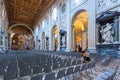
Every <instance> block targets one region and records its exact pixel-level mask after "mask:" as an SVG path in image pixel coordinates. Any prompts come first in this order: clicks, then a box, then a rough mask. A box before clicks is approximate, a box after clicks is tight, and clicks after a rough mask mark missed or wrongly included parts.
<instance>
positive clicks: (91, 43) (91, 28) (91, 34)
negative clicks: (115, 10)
mask: <svg viewBox="0 0 120 80" xmlns="http://www.w3.org/2000/svg"><path fill="white" fill-rule="evenodd" d="M95 3H96V0H90V1H89V12H88V22H89V23H88V49H89V51H90V52H91V53H96V26H95V24H96V11H95ZM91 4H92V5H91Z"/></svg>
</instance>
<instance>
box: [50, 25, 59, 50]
mask: <svg viewBox="0 0 120 80" xmlns="http://www.w3.org/2000/svg"><path fill="white" fill-rule="evenodd" d="M51 31H52V35H51V38H52V50H53V51H57V49H58V26H57V25H54V26H53V27H52V29H51Z"/></svg>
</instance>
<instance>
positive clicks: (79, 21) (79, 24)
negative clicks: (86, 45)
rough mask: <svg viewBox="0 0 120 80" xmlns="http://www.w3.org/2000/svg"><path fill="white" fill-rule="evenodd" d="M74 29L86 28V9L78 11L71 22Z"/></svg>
mask: <svg viewBox="0 0 120 80" xmlns="http://www.w3.org/2000/svg"><path fill="white" fill-rule="evenodd" d="M73 25H74V30H75V31H78V32H79V31H84V30H87V28H88V13H87V12H86V11H83V12H80V13H79V14H78V15H77V16H76V18H75V21H74V23H73Z"/></svg>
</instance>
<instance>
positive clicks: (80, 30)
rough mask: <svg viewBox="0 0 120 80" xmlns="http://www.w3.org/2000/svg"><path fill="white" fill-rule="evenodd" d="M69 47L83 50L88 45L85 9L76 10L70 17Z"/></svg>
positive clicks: (74, 49)
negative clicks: (70, 41)
mask: <svg viewBox="0 0 120 80" xmlns="http://www.w3.org/2000/svg"><path fill="white" fill-rule="evenodd" d="M71 24H72V26H71V35H72V36H71V40H72V43H71V45H72V46H71V49H72V51H79V52H80V51H83V50H86V49H87V47H88V33H87V31H88V12H87V10H85V9H81V10H78V11H76V12H75V13H74V14H73V16H72V18H71Z"/></svg>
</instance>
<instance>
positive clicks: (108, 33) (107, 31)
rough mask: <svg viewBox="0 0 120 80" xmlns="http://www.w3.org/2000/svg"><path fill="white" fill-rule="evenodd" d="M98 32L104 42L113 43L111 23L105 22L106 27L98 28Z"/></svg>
mask: <svg viewBox="0 0 120 80" xmlns="http://www.w3.org/2000/svg"><path fill="white" fill-rule="evenodd" d="M100 33H101V34H102V39H103V40H104V43H113V34H114V30H113V28H112V26H111V24H109V23H107V24H106V27H105V28H104V29H103V28H102V30H100Z"/></svg>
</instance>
